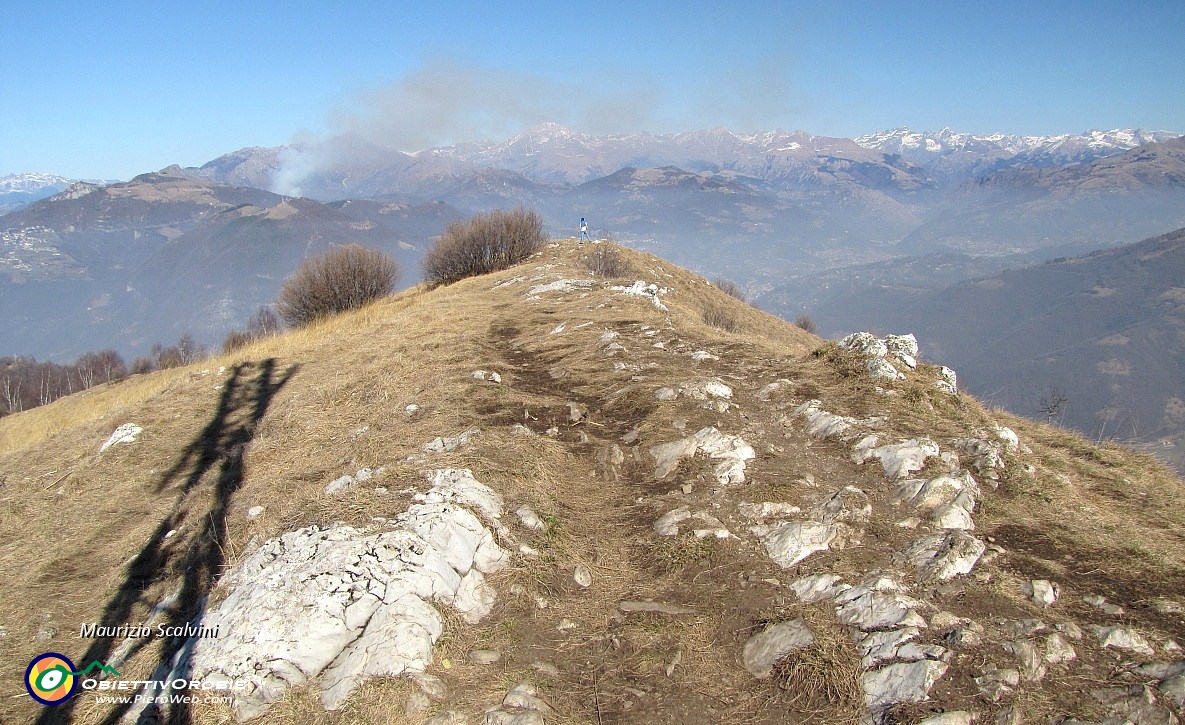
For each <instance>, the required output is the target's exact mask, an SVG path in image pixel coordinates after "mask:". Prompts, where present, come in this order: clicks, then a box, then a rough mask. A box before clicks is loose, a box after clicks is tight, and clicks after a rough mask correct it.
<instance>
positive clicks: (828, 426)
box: [791, 400, 859, 438]
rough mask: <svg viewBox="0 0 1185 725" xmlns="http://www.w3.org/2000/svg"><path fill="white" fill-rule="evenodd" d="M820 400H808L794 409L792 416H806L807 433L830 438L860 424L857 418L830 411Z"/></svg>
mask: <svg viewBox="0 0 1185 725" xmlns="http://www.w3.org/2000/svg"><path fill="white" fill-rule="evenodd" d="M821 406H822V403H820V402H819V401H818V400H808V401H806V402H805V403H803V404H802V405H800V406H798V407H797V408H795V409H794V412H793V413H792V414H791V417H792V418H805V419H806V430H807V433H809V434H811V435H813V436H815V437H816V438H830V437H831V436H837V435H841V434H843V433H846V432H847V431H848V430H850V429H852V428H853V427H855V426H856V425H858V424H859V421H857V420H856V419H855V418H850V417H846V416H842V415H835V414H834V413H828V412H827V411H825V410H823V409H822V407H821Z"/></svg>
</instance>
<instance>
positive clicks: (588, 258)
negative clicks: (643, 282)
mask: <svg viewBox="0 0 1185 725" xmlns="http://www.w3.org/2000/svg"><path fill="white" fill-rule="evenodd" d="M584 267H585V269H587V270H588V271H589V272H592V273H593V274H595V275H596V276H598V277H604V278H606V279H619V278H622V277H630V276H634V268H633V267H631V266H630V263H629V262H627V261H626V260H625V257H623V256H621V250H620V249H618V248H617V247H616V246H613V245H610V244H599V245H597V248H596V249H594V250H593V251H592V252H590V253H589V254H587V255H585V257H584Z"/></svg>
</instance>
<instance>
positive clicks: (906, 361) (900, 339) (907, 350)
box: [885, 334, 918, 370]
mask: <svg viewBox="0 0 1185 725" xmlns="http://www.w3.org/2000/svg"><path fill="white" fill-rule="evenodd" d="M885 350H886V355H887V356H889V357H892V358H893V359H895V360H897V361H898V362H900V363H901V364H902V365H904V366H905V367H907V368H909V369H910V370H913V369H915V368H917V366H918V360H917V358H918V339H917V338H916V337H914V336H913V335H912V334H909V335H887V336H886V337H885Z"/></svg>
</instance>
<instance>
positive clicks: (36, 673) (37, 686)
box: [25, 652, 78, 705]
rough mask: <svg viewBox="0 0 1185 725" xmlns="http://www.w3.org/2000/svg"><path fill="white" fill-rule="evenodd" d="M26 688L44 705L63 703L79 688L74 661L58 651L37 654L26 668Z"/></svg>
mask: <svg viewBox="0 0 1185 725" xmlns="http://www.w3.org/2000/svg"><path fill="white" fill-rule="evenodd" d="M25 689H26V690H28V691H29V694H30V695H32V697H33V699H34V700H36V701H37V702H40V703H41V704H42V705H60V704H62V703H63V702H65V701H66V700H69V699H70V697H71V695H73V694H74V691H75V690H77V689H78V678H76V677H75V676H74V663H73V662H71V661H70V658H69V657H67V656H66V655H61V654H58V653H57V652H46V653H45V654H42V655H37V656H36V657H34V658H33V661H32V662H30V663H29V669H27V670H25Z"/></svg>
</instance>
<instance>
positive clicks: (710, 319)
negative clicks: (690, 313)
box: [703, 305, 741, 332]
mask: <svg viewBox="0 0 1185 725" xmlns="http://www.w3.org/2000/svg"><path fill="white" fill-rule="evenodd" d="M703 318H704V322H705V323H706V324H709V325H711V326H712V327H718V328H720V329H721V330H725V331H727V332H737V331H738V330H740V329H741V326H740V323H739V322H737V318H736V315H734V314H732V313H731V312H729V311H728V310H726V309H725V308H723V307H718V306H715V305H713V306H712V307H709V308H708V309H706V310H704V313H703Z"/></svg>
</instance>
